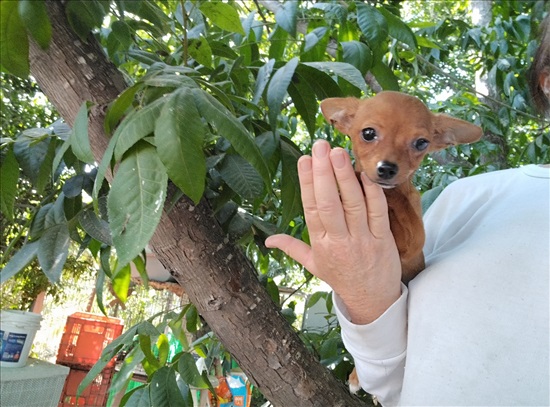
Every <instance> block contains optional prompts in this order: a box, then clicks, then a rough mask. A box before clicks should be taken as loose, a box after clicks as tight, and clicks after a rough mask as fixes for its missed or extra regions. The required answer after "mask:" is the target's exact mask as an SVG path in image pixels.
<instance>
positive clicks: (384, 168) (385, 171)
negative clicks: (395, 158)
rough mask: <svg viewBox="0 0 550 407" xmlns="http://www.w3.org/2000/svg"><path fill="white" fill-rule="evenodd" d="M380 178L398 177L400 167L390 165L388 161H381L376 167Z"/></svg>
mask: <svg viewBox="0 0 550 407" xmlns="http://www.w3.org/2000/svg"><path fill="white" fill-rule="evenodd" d="M376 171H377V173H378V176H379V177H380V178H382V179H392V178H393V177H395V176H396V175H397V172H398V171H399V167H398V166H397V164H394V163H390V162H388V161H380V162H379V163H378V166H377V167H376Z"/></svg>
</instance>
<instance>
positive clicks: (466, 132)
mask: <svg viewBox="0 0 550 407" xmlns="http://www.w3.org/2000/svg"><path fill="white" fill-rule="evenodd" d="M433 125H434V139H433V141H432V143H431V145H430V150H432V151H436V150H441V149H444V148H446V147H449V146H451V145H456V144H468V143H473V142H475V141H478V140H479V139H480V138H481V136H482V135H483V131H482V129H481V127H479V126H476V125H475V124H472V123H469V122H467V121H464V120H460V119H456V118H454V117H451V116H447V115H445V114H434V116H433Z"/></svg>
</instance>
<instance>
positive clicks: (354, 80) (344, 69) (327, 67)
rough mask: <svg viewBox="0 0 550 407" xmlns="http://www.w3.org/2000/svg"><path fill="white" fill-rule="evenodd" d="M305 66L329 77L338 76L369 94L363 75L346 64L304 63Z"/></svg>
mask: <svg viewBox="0 0 550 407" xmlns="http://www.w3.org/2000/svg"><path fill="white" fill-rule="evenodd" d="M304 65H307V66H310V67H312V68H315V69H318V70H319V71H322V72H325V73H327V74H329V75H336V76H339V77H340V78H343V79H345V80H346V81H348V82H349V83H351V84H352V85H353V86H355V87H356V88H357V89H359V90H361V91H363V92H367V85H366V84H365V79H364V78H363V75H362V74H361V72H359V70H358V69H357V68H355V67H354V66H352V65H350V64H346V63H344V62H304Z"/></svg>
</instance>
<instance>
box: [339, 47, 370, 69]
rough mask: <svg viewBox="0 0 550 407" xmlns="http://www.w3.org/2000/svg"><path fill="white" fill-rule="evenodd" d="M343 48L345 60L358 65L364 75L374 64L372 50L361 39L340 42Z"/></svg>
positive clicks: (355, 65)
mask: <svg viewBox="0 0 550 407" xmlns="http://www.w3.org/2000/svg"><path fill="white" fill-rule="evenodd" d="M340 44H341V45H342V50H343V58H344V62H347V63H348V64H351V65H353V66H354V67H356V68H357V69H358V70H359V71H360V72H361V73H362V74H363V75H365V74H366V73H367V71H368V70H369V69H370V68H371V66H372V52H371V50H370V48H369V47H368V46H367V45H366V44H364V43H362V42H360V41H344V42H341V43H340Z"/></svg>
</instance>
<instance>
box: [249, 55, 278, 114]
mask: <svg viewBox="0 0 550 407" xmlns="http://www.w3.org/2000/svg"><path fill="white" fill-rule="evenodd" d="M274 65H275V60H274V59H270V60H269V61H267V62H266V63H265V65H263V66H262V67H261V68H260V69H259V70H258V76H257V77H256V86H255V88H254V97H253V98H252V103H254V104H258V103H259V102H260V99H261V98H262V95H263V93H264V90H265V87H266V86H267V84H268V83H269V79H270V78H271V73H272V72H273V66H274Z"/></svg>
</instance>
